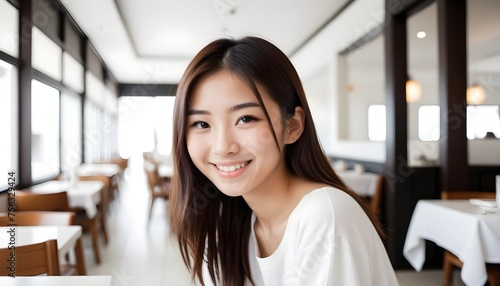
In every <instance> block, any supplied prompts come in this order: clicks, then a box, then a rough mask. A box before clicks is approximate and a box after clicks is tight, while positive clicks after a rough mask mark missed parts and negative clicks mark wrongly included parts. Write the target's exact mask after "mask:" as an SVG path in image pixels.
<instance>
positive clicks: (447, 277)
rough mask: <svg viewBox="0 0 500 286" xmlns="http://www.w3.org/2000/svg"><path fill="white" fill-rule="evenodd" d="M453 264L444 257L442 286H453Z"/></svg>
mask: <svg viewBox="0 0 500 286" xmlns="http://www.w3.org/2000/svg"><path fill="white" fill-rule="evenodd" d="M453 268H454V267H453V264H451V262H450V261H448V260H447V259H446V257H445V260H444V262H443V274H444V277H443V286H451V285H453Z"/></svg>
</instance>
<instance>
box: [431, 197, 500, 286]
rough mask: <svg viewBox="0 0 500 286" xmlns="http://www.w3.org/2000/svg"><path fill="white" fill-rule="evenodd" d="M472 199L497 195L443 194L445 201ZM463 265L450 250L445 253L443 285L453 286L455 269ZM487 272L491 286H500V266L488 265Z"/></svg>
mask: <svg viewBox="0 0 500 286" xmlns="http://www.w3.org/2000/svg"><path fill="white" fill-rule="evenodd" d="M470 198H481V199H495V193H493V192H491V193H490V192H461V191H458V192H447V191H443V192H442V193H441V199H443V200H466V199H470ZM462 266H463V263H462V261H460V259H459V258H458V257H456V256H455V255H454V254H453V253H451V252H449V251H448V250H445V251H444V257H443V273H444V278H443V279H444V281H443V285H445V286H450V285H453V281H452V280H453V270H454V268H455V267H456V268H459V269H460V268H462ZM486 270H487V273H488V282H489V283H490V286H500V264H489V263H488V264H486Z"/></svg>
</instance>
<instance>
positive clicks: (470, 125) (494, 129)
mask: <svg viewBox="0 0 500 286" xmlns="http://www.w3.org/2000/svg"><path fill="white" fill-rule="evenodd" d="M499 108H500V107H499V106H498V105H478V106H471V105H469V106H467V138H468V139H470V140H472V139H482V138H487V137H488V138H489V137H495V138H500V112H499Z"/></svg>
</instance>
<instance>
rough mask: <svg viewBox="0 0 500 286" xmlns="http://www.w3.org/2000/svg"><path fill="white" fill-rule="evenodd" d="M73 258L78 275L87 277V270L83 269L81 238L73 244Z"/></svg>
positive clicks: (83, 257) (83, 259)
mask: <svg viewBox="0 0 500 286" xmlns="http://www.w3.org/2000/svg"><path fill="white" fill-rule="evenodd" d="M75 258H76V269H77V271H78V275H87V270H86V269H85V256H84V255H83V245H82V239H81V237H80V238H78V240H77V241H76V244H75Z"/></svg>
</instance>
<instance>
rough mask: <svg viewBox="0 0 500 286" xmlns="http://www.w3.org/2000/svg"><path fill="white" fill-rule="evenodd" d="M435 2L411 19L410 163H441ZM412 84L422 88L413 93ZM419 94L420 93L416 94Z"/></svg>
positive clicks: (409, 43) (409, 89)
mask: <svg viewBox="0 0 500 286" xmlns="http://www.w3.org/2000/svg"><path fill="white" fill-rule="evenodd" d="M437 14H438V13H437V3H436V2H434V3H432V4H430V5H428V6H427V7H425V8H424V9H422V10H420V11H419V12H418V13H416V14H414V15H412V16H410V17H408V21H407V37H408V39H407V41H408V75H407V76H408V81H407V83H406V85H407V86H406V88H407V89H406V101H407V112H408V164H409V165H410V166H429V165H437V164H439V143H438V140H439V138H440V129H439V120H440V115H439V60H438V59H439V57H438V52H439V49H438V47H439V46H438V16H437ZM412 85H416V86H418V89H417V90H412V88H411V87H412ZM414 91H416V92H414Z"/></svg>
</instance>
